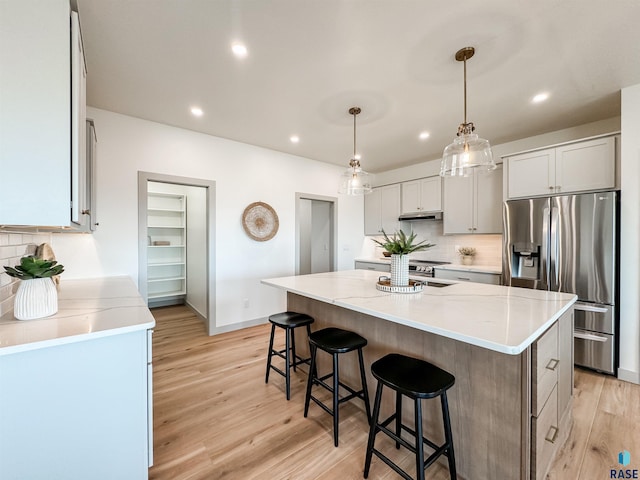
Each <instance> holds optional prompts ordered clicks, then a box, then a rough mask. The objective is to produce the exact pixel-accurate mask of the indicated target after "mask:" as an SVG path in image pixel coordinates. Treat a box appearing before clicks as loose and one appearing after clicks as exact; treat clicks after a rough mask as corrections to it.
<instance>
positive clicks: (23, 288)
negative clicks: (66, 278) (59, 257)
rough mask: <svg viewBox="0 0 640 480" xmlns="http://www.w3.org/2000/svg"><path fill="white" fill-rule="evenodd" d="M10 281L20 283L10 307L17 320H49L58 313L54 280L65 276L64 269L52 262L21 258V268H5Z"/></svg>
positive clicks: (32, 257)
mask: <svg viewBox="0 0 640 480" xmlns="http://www.w3.org/2000/svg"><path fill="white" fill-rule="evenodd" d="M4 269H5V272H6V273H7V275H9V276H10V277H14V278H18V279H20V285H19V286H18V291H17V292H16V297H15V301H14V305H13V315H14V317H16V318H17V319H18V320H33V319H35V318H43V317H48V316H50V315H53V314H55V313H56V312H57V311H58V291H57V290H56V286H55V284H54V282H53V277H54V276H56V275H60V274H61V273H62V272H64V266H63V265H60V264H58V262H56V261H55V260H44V259H42V258H37V257H35V256H33V255H29V256H26V257H22V258H21V259H20V265H16V266H15V268H14V267H6V266H5V267H4Z"/></svg>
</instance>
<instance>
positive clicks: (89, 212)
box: [80, 209, 91, 215]
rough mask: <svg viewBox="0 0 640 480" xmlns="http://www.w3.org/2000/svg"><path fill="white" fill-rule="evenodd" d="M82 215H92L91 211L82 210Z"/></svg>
mask: <svg viewBox="0 0 640 480" xmlns="http://www.w3.org/2000/svg"><path fill="white" fill-rule="evenodd" d="M80 213H82V215H91V210H88V209H87V210H82V212H80Z"/></svg>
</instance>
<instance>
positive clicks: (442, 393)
mask: <svg viewBox="0 0 640 480" xmlns="http://www.w3.org/2000/svg"><path fill="white" fill-rule="evenodd" d="M403 368H404V370H403ZM371 373H373V376H374V377H376V378H377V379H378V386H377V387H376V397H375V400H374V404H373V418H372V421H371V428H370V430H369V440H368V443H367V455H366V458H365V465H364V478H367V477H368V476H369V469H370V467H371V459H372V457H373V455H375V456H376V457H378V458H380V459H381V460H382V461H383V462H384V463H386V464H387V465H388V466H389V467H391V468H392V469H393V470H394V471H395V472H396V473H398V474H399V475H400V476H402V477H403V478H405V479H407V480H413V479H412V477H411V476H410V475H409V474H408V473H407V472H405V471H404V470H402V469H401V468H400V467H399V466H398V465H397V464H395V463H394V462H393V461H392V460H391V459H390V458H389V457H387V456H386V455H384V454H383V453H382V452H380V451H379V450H376V449H375V437H376V435H377V434H378V433H379V432H383V433H384V434H386V435H387V436H388V437H390V438H391V439H393V440H394V441H395V442H396V448H400V446H403V447H405V448H406V449H408V450H409V451H411V452H413V453H414V454H415V455H416V475H417V478H418V479H419V480H424V478H425V469H427V468H428V467H429V466H431V465H432V464H433V462H435V461H436V460H437V459H438V457H440V455H445V456H446V457H447V459H448V463H449V474H450V476H451V479H452V480H455V479H456V478H457V473H456V463H455V453H454V449H453V437H452V434H451V421H450V418H449V406H448V402H447V393H446V391H447V390H448V389H449V388H451V387H452V386H453V384H454V382H455V379H454V377H453V376H452V375H451V374H449V373H448V372H445V371H444V370H442V369H440V368H438V367H436V366H435V365H432V364H430V363H428V362H425V361H423V360H419V359H415V358H411V357H406V356H404V355H398V354H389V355H387V356H385V357H383V358H381V359H380V360H378V361H376V362H374V364H373V365H372V366H371ZM384 386H386V387H388V388H391V389H393V390H395V392H396V409H395V413H393V414H392V415H391V416H389V418H387V419H386V420H384V421H382V422H380V421H379V420H378V418H379V416H380V403H381V400H382V390H383V387H384ZM403 395H405V396H407V397H409V398H412V399H413V400H414V409H415V419H414V420H415V428H416V429H415V430H412V429H411V428H409V427H408V426H406V425H404V424H403V423H402V396H403ZM438 396H439V397H440V401H441V405H442V419H443V423H444V431H445V432H444V433H445V443H444V444H443V445H437V444H435V443H434V442H432V441H431V440H429V439H428V438H426V437H424V434H423V431H422V403H421V402H422V400H423V399H428V398H435V397H438ZM392 422H393V423H394V424H395V431H392V430H391V429H389V428H388V426H389V425H390V424H391V423H392ZM402 430H404V431H405V432H408V433H409V434H411V435H412V436H413V437H414V439H415V444H411V443H409V442H408V441H406V440H405V439H404V438H402V437H401V433H402ZM424 445H427V446H429V447H430V448H432V449H433V450H434V452H433V453H432V454H431V455H429V457H428V458H427V459H426V460H425V458H424Z"/></svg>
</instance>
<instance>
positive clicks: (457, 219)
mask: <svg viewBox="0 0 640 480" xmlns="http://www.w3.org/2000/svg"><path fill="white" fill-rule="evenodd" d="M443 196H444V214H443V232H444V234H445V235H447V234H465V233H483V234H484V233H502V164H499V165H498V167H497V168H496V169H495V170H494V171H493V172H491V173H483V172H474V173H473V174H472V175H470V176H468V177H445V179H444V195H443Z"/></svg>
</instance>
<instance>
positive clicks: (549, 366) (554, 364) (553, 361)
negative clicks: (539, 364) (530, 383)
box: [545, 358, 560, 371]
mask: <svg viewBox="0 0 640 480" xmlns="http://www.w3.org/2000/svg"><path fill="white" fill-rule="evenodd" d="M559 363H560V360H556V359H555V358H552V359H551V360H549V363H548V364H547V366H546V367H545V368H546V369H547V370H552V371H553V370H555V369H556V368H557V367H558V364H559Z"/></svg>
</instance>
